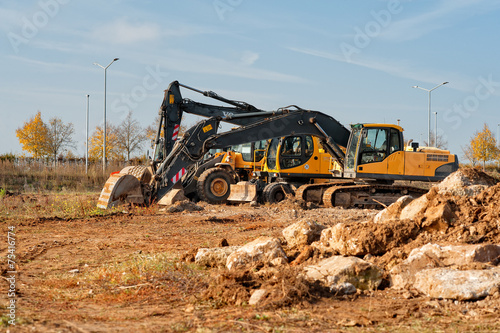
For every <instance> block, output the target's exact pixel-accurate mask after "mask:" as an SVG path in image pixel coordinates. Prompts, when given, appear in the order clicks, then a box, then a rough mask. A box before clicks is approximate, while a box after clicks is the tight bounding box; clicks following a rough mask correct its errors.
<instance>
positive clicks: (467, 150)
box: [461, 146, 477, 167]
mask: <svg viewBox="0 0 500 333" xmlns="http://www.w3.org/2000/svg"><path fill="white" fill-rule="evenodd" d="M461 148H462V153H463V157H465V158H466V159H468V160H469V162H470V164H471V165H472V166H473V167H474V166H476V164H477V159H476V158H475V157H474V151H473V149H472V147H471V146H461Z"/></svg>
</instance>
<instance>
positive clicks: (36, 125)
mask: <svg viewBox="0 0 500 333" xmlns="http://www.w3.org/2000/svg"><path fill="white" fill-rule="evenodd" d="M155 122H156V123H153V124H152V125H150V126H148V127H146V128H143V127H142V126H141V125H140V123H139V122H138V121H137V120H136V119H134V118H133V112H132V111H129V113H128V114H127V116H126V117H125V119H124V120H123V121H122V122H121V123H120V124H119V125H113V124H112V123H109V122H108V123H107V124H106V159H107V160H116V161H123V160H126V161H129V160H130V159H131V158H132V157H133V156H134V154H135V153H141V152H142V151H143V148H144V144H145V143H147V142H150V141H152V140H154V138H155V136H156V128H157V125H156V124H157V122H158V119H156V120H155ZM74 132H75V129H74V125H73V124H72V123H64V122H63V121H62V120H61V119H60V118H57V117H54V118H51V119H50V120H49V121H48V122H44V121H43V119H42V114H41V112H40V111H38V112H37V114H36V115H34V116H33V117H31V118H30V119H29V120H27V121H25V122H24V124H23V126H21V127H19V128H18V129H16V136H17V138H18V139H19V143H20V144H21V146H22V149H23V151H26V152H28V153H29V154H31V155H32V157H33V158H48V159H50V160H53V161H54V162H55V161H57V160H58V158H59V157H60V156H61V155H62V154H65V155H66V156H67V157H70V158H71V157H74V154H73V152H72V149H75V148H76V144H75V141H74V139H73V135H74ZM103 141H104V131H103V126H102V125H98V126H96V128H95V129H94V131H93V133H92V134H91V136H90V137H89V142H88V154H89V156H88V157H89V160H91V161H97V160H101V159H102V154H103V151H102V150H103V149H102V147H103Z"/></svg>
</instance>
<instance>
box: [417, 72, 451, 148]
mask: <svg viewBox="0 0 500 333" xmlns="http://www.w3.org/2000/svg"><path fill="white" fill-rule="evenodd" d="M447 83H449V82H448V81H446V82H443V83H440V84H438V85H437V86H435V87H434V88H432V89H425V88H422V87H419V86H413V87H412V88H418V89H421V90H424V91H427V92H428V93H429V117H428V124H427V144H429V145H430V144H431V91H433V90H434V89H437V88H439V87H441V86H442V85H445V84H447Z"/></svg>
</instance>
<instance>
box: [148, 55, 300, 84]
mask: <svg viewBox="0 0 500 333" xmlns="http://www.w3.org/2000/svg"><path fill="white" fill-rule="evenodd" d="M251 59H253V60H256V57H255V55H254V56H253V57H251ZM149 63H157V64H160V66H161V67H162V68H165V69H169V70H175V71H180V72H189V73H197V74H210V75H224V76H232V77H240V78H247V79H255V80H265V81H275V82H296V83H304V82H306V81H307V80H305V79H303V78H301V77H298V76H295V75H290V74H284V73H279V72H275V71H271V70H265V69H259V68H255V67H253V66H248V65H245V64H242V62H241V61H228V60H226V59H223V58H216V57H210V56H206V55H201V54H194V53H187V52H184V51H179V50H169V52H167V53H166V54H164V55H163V56H162V57H161V58H155V59H151V60H150V61H149Z"/></svg>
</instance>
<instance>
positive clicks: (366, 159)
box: [359, 128, 388, 164]
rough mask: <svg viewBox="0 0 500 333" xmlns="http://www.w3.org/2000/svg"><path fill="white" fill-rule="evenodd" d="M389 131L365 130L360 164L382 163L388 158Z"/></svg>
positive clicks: (379, 129)
mask: <svg viewBox="0 0 500 333" xmlns="http://www.w3.org/2000/svg"><path fill="white" fill-rule="evenodd" d="M387 138H388V131H387V130H386V129H381V128H365V129H364V130H363V138H362V140H361V145H360V149H359V151H360V153H361V154H360V164H366V163H374V162H381V161H383V160H384V159H385V158H386V156H387V149H388V148H387Z"/></svg>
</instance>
